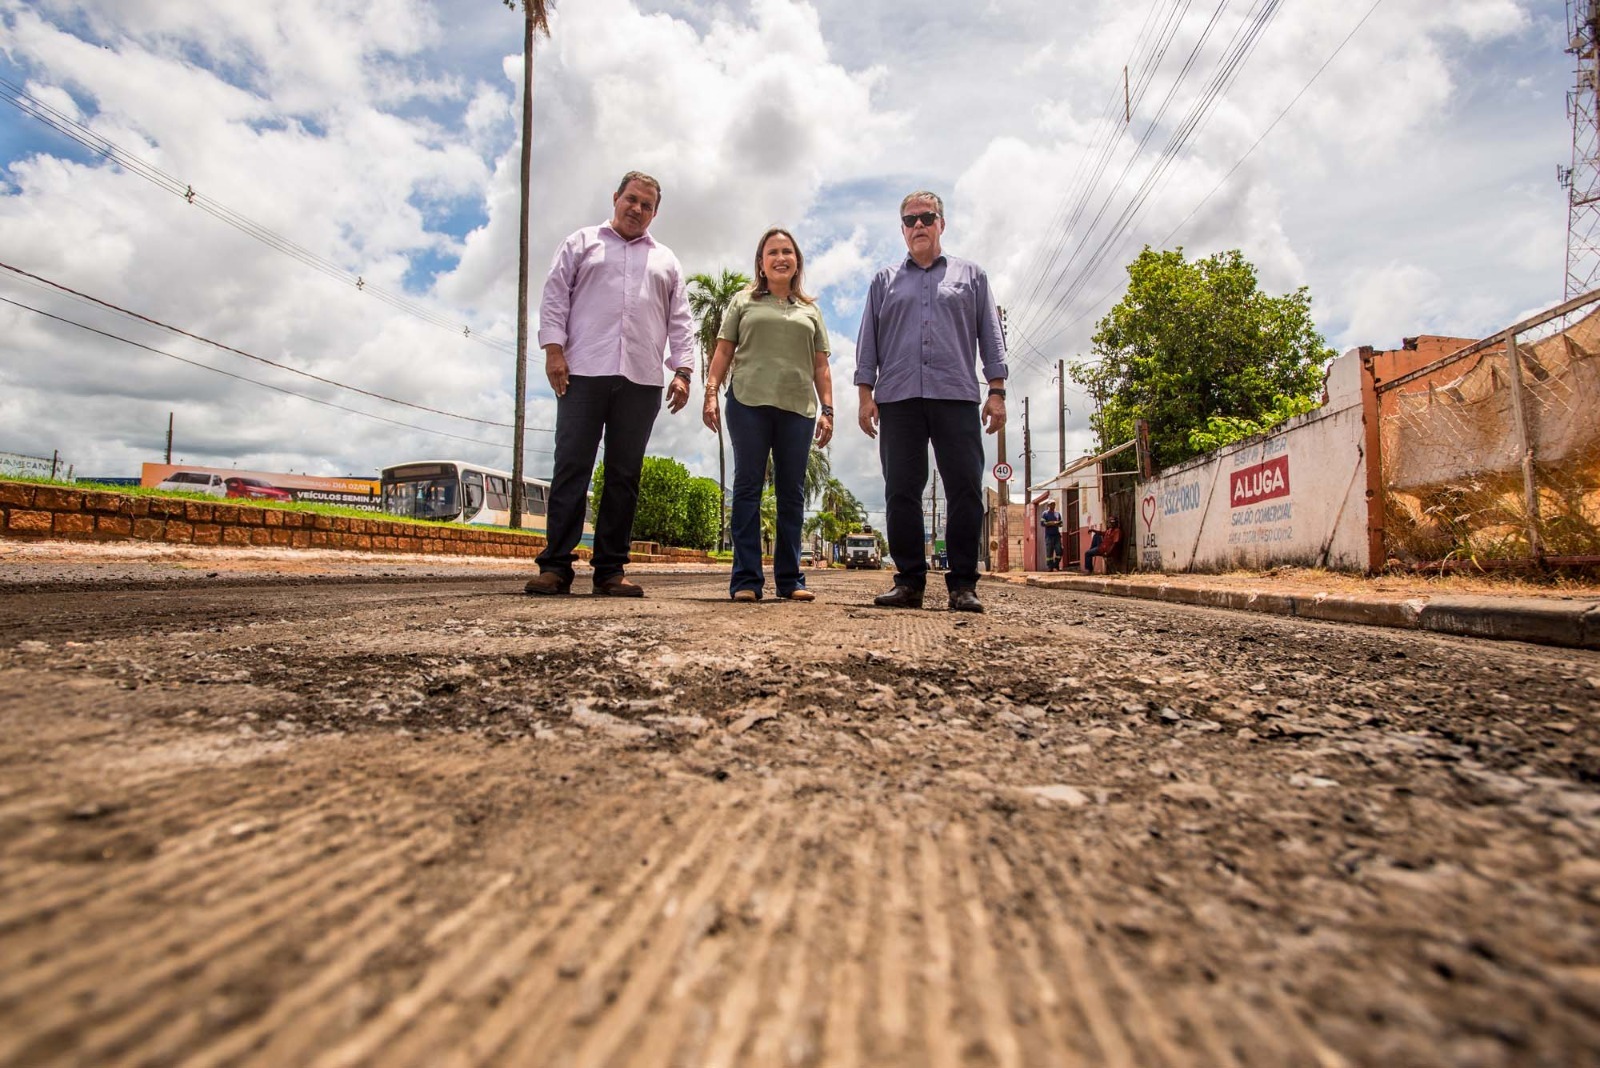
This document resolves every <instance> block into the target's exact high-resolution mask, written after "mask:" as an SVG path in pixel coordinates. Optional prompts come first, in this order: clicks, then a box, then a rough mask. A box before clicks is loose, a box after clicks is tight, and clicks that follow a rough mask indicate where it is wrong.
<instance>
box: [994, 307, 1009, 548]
mask: <svg viewBox="0 0 1600 1068" xmlns="http://www.w3.org/2000/svg"><path fill="white" fill-rule="evenodd" d="M999 311H1000V337H1001V339H1002V340H1003V341H1006V342H1007V343H1008V345H1009V342H1010V338H1009V336H1008V335H1007V332H1006V310H1005V309H1004V308H1001V309H999ZM998 438H999V440H997V441H996V442H995V452H996V455H995V461H996V462H997V463H1005V462H1006V425H1005V424H1004V423H1001V424H1000V433H999V435H998ZM997 481H998V482H999V483H1000V522H999V524H998V525H999V528H1000V536H999V541H1000V548H999V551H998V552H997V553H996V555H995V570H997V571H1010V570H1011V489H1010V486H1011V483H1010V481H1009V480H1007V479H998V480H997Z"/></svg>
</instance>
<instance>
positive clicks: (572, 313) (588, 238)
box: [539, 222, 694, 386]
mask: <svg viewBox="0 0 1600 1068" xmlns="http://www.w3.org/2000/svg"><path fill="white" fill-rule="evenodd" d="M546 345H560V346H562V348H563V350H564V351H565V354H566V358H567V371H568V373H569V374H574V375H585V376H591V377H599V376H602V375H622V376H623V377H624V378H626V379H628V381H630V382H637V383H639V384H640V385H643V386H660V385H661V384H662V382H663V380H664V376H663V374H662V370H661V368H662V364H663V362H664V363H665V364H666V365H667V366H669V367H671V368H672V369H673V370H677V369H678V368H680V367H687V368H689V369H690V370H693V369H694V323H693V319H692V318H691V317H690V315H689V295H688V291H687V289H686V287H685V284H684V278H683V267H682V266H681V265H679V263H678V257H677V256H675V255H673V254H672V250H671V249H669V248H667V246H665V245H663V244H661V243H660V242H658V241H656V239H655V238H653V237H651V236H650V234H649V233H648V232H646V233H645V235H644V236H643V237H639V238H636V239H634V240H632V241H627V240H624V239H623V237H622V235H621V234H619V233H617V232H616V231H615V230H613V229H612V228H611V224H610V223H609V222H608V223H602V224H601V225H599V226H586V227H584V228H583V229H582V230H579V231H578V232H577V233H575V234H573V235H572V236H571V237H569V238H567V239H566V240H565V241H563V242H562V243H561V247H560V248H559V249H557V250H556V256H555V260H554V261H553V262H552V263H551V264H550V275H549V277H548V278H546V279H545V283H544V296H543V297H542V298H541V300H540V302H539V347H540V348H543V347H544V346H546ZM669 346H670V348H671V352H670V355H668V354H667V350H668V347H669Z"/></svg>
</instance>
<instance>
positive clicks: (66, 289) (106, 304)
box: [0, 261, 555, 434]
mask: <svg viewBox="0 0 1600 1068" xmlns="http://www.w3.org/2000/svg"><path fill="white" fill-rule="evenodd" d="M0 269H4V270H7V271H10V272H12V273H13V274H17V275H21V276H22V277H23V278H27V279H31V280H33V281H34V282H41V283H43V284H44V285H46V286H50V287H51V288H53V289H56V290H59V291H60V292H62V293H66V294H69V295H71V296H72V297H75V298H77V299H78V300H80V301H85V302H88V303H91V304H98V305H99V306H100V307H102V308H106V309H107V310H109V311H113V312H116V313H117V314H118V315H125V316H127V317H128V318H130V319H136V320H138V321H139V322H142V323H148V324H149V325H151V326H156V327H160V328H161V329H162V330H167V331H170V332H172V333H174V334H178V335H180V336H182V337H186V338H189V339H191V340H193V341H199V342H203V343H204V344H207V345H210V346H212V347H213V348H217V349H221V350H222V351H223V352H228V353H232V354H233V355H235V356H242V357H244V358H245V359H247V360H254V361H256V362H257V363H262V364H266V365H267V366H268V367H275V368H277V369H278V370H280V371H287V372H289V373H290V374H294V375H299V376H300V377H301V378H309V379H311V380H312V381H313V382H321V383H322V384H323V385H327V386H333V387H335V388H337V389H344V390H349V391H350V392H352V393H359V394H361V395H362V396H364V397H371V398H373V399H374V400H380V401H383V402H385V403H387V404H398V405H400V406H401V407H404V408H414V409H416V410H417V411H420V412H427V413H429V414H430V415H443V416H447V417H448V418H451V419H460V420H463V421H464V422H468V423H478V424H480V425H482V426H494V427H503V428H505V429H507V430H509V429H512V424H510V423H497V422H495V421H494V420H492V419H479V418H478V417H477V416H472V415H461V414H460V413H458V412H449V411H445V410H444V409H442V408H430V407H428V406H427V405H425V404H416V403H413V402H412V401H406V400H400V399H399V398H398V397H390V396H386V395H384V394H382V393H374V392H373V391H371V390H368V389H362V388H361V387H360V386H352V385H349V384H348V383H345V382H338V381H335V380H334V379H331V378H324V377H323V376H321V375H316V374H312V373H311V372H310V371H302V370H300V369H299V368H298V367H290V366H289V365H288V364H284V363H279V362H277V361H276V360H269V359H267V358H266V357H265V356H257V355H255V354H254V353H251V352H246V351H245V350H244V349H239V348H234V347H233V346H232V345H225V344H223V343H222V342H220V341H213V340H211V339H210V338H208V337H205V336H203V335H200V334H195V333H191V332H190V331H188V330H185V329H183V328H182V327H178V326H173V325H171V324H170V323H164V322H162V321H161V320H160V319H152V318H151V317H150V316H148V315H142V314H140V313H139V312H136V311H132V310H130V309H128V308H124V307H122V306H121V305H120V304H113V303H112V302H110V301H108V300H102V299H100V298H99V297H94V296H90V295H89V294H87V293H81V292H79V291H78V290H76V289H73V288H72V287H71V286H66V285H62V284H61V283H60V282H55V281H52V280H50V279H48V278H45V277H42V276H41V275H37V274H34V273H32V272H31V271H25V270H23V269H22V268H21V267H16V266H13V265H12V264H9V263H6V262H4V261H0ZM524 429H525V430H531V431H533V432H535V433H539V434H553V433H555V431H554V430H553V429H551V428H549V427H540V426H532V427H525V428H524Z"/></svg>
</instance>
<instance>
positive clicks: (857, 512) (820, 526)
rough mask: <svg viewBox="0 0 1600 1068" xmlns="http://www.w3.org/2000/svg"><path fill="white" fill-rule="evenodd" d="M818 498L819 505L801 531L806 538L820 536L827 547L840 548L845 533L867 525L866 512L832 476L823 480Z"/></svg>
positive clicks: (853, 496)
mask: <svg viewBox="0 0 1600 1068" xmlns="http://www.w3.org/2000/svg"><path fill="white" fill-rule="evenodd" d="M818 497H819V498H820V499H821V504H820V506H819V507H818V509H817V511H816V512H815V513H813V514H812V515H811V517H810V518H809V519H807V520H806V521H805V523H804V524H802V526H801V528H800V530H801V533H802V534H804V535H805V536H806V537H808V538H815V537H820V538H821V539H822V540H823V541H824V542H825V543H826V544H828V545H839V544H840V543H842V542H843V541H844V536H845V535H846V534H853V533H855V532H856V531H858V530H860V529H861V528H862V527H864V526H866V523H867V510H866V509H865V508H864V507H862V505H861V502H860V501H859V500H857V499H856V495H855V494H853V493H851V492H850V491H849V490H848V489H846V488H845V487H844V484H843V483H842V482H840V481H839V480H838V479H836V478H834V477H832V476H831V475H829V476H828V477H827V478H825V479H824V480H823V483H822V487H821V489H820V490H819V491H818Z"/></svg>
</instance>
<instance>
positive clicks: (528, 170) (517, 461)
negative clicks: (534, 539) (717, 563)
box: [511, 0, 544, 530]
mask: <svg viewBox="0 0 1600 1068" xmlns="http://www.w3.org/2000/svg"><path fill="white" fill-rule="evenodd" d="M539 7H540V10H539V11H538V12H537V13H536V12H535V10H534V9H533V8H530V7H529V6H528V4H527V0H524V2H523V5H522V179H521V183H522V219H521V224H520V229H519V230H518V235H519V236H518V241H517V384H516V390H517V403H516V413H515V418H514V419H513V420H512V422H513V423H514V424H515V426H514V427H513V429H512V431H511V529H512V530H521V529H522V508H523V500H522V443H523V435H524V433H525V431H524V426H525V424H526V423H527V420H528V216H529V215H530V214H531V212H530V210H529V205H528V200H529V196H528V189H529V183H530V182H531V181H532V175H533V31H534V29H535V28H536V27H537V26H538V25H539V19H540V18H542V17H543V10H542V9H543V7H544V5H543V4H541V5H539Z"/></svg>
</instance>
